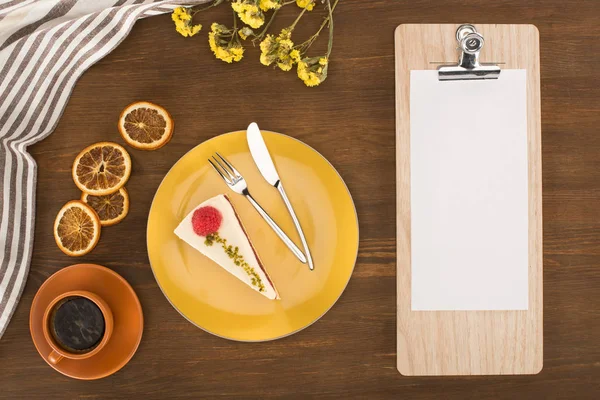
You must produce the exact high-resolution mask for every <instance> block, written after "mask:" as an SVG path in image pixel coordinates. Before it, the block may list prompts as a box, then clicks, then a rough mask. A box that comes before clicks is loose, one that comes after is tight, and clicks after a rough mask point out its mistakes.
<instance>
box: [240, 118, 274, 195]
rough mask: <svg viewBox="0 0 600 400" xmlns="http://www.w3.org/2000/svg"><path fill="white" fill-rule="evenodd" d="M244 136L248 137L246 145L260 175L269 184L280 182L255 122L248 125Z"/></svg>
mask: <svg viewBox="0 0 600 400" xmlns="http://www.w3.org/2000/svg"><path fill="white" fill-rule="evenodd" d="M246 137H247V139H248V147H250V154H252V158H253V159H254V162H255V163H256V166H257V167H258V170H259V171H260V173H261V175H262V176H263V177H264V178H265V179H266V181H267V182H269V184H271V186H275V187H277V184H278V183H279V182H280V179H279V174H278V173H277V170H276V169H275V164H273V159H272V158H271V154H270V153H269V149H267V145H266V144H265V140H264V139H263V137H262V134H261V133H260V129H258V125H257V124H256V122H253V123H251V124H250V125H248V130H247V131H246Z"/></svg>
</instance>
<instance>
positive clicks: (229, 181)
mask: <svg viewBox="0 0 600 400" xmlns="http://www.w3.org/2000/svg"><path fill="white" fill-rule="evenodd" d="M208 162H209V163H210V165H212V167H213V168H214V169H215V171H217V173H218V174H219V175H221V178H223V180H224V181H225V183H226V184H228V185H231V184H232V182H231V180H230V179H229V177H226V176H225V175H224V174H223V173H222V172H221V170H220V169H219V168H217V166H216V165H215V163H213V162H212V160H211V159H210V158H209V159H208Z"/></svg>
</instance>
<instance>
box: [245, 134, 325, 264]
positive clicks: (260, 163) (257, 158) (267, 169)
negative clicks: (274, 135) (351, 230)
mask: <svg viewBox="0 0 600 400" xmlns="http://www.w3.org/2000/svg"><path fill="white" fill-rule="evenodd" d="M246 139H247V141H248V147H249V148H250V154H252V158H253V159H254V163H255V164H256V166H257V167H258V170H259V171H260V173H261V175H262V176H263V177H264V178H265V180H266V181H267V182H269V184H271V185H272V186H274V187H275V188H276V189H277V190H278V191H279V194H280V195H281V198H282V199H283V202H284V203H285V206H286V208H287V209H288V212H289V213H290V216H291V217H292V220H293V221H294V225H295V227H296V231H297V232H298V235H299V236H300V240H301V241H302V245H303V246H304V253H305V254H306V260H307V261H308V267H309V268H310V270H311V271H312V270H314V268H315V267H314V264H313V260H312V256H311V254H310V250H309V248H308V243H307V241H306V237H305V236H304V232H303V231H302V226H301V225H300V221H299V220H298V217H297V216H296V213H295V211H294V207H292V203H291V202H290V200H289V198H288V196H287V194H286V192H285V189H284V188H283V183H282V182H281V179H280V178H279V174H278V173H277V169H276V168H275V164H274V163H273V159H272V158H271V154H270V153H269V149H268V148H267V145H266V144H265V140H264V138H263V137H262V134H261V132H260V129H259V128H258V125H257V124H256V123H255V122H252V123H251V124H250V125H248V129H247V130H246Z"/></svg>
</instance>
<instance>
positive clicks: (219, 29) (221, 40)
mask: <svg viewBox="0 0 600 400" xmlns="http://www.w3.org/2000/svg"><path fill="white" fill-rule="evenodd" d="M208 45H209V46H210V49H211V50H212V52H213V53H214V54H215V57H217V58H218V59H219V60H222V61H225V62H226V63H229V64H231V63H232V62H234V61H235V62H238V61H240V60H241V59H242V58H243V57H244V48H243V47H242V45H241V44H240V43H239V40H238V39H237V29H236V28H235V27H234V29H229V28H227V27H226V26H225V25H221V24H218V23H216V22H214V23H213V24H212V25H211V27H210V33H209V34H208Z"/></svg>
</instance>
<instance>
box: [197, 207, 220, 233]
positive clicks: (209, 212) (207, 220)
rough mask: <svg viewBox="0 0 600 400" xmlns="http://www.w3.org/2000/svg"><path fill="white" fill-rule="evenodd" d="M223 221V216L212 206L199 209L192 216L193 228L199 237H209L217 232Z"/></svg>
mask: <svg viewBox="0 0 600 400" xmlns="http://www.w3.org/2000/svg"><path fill="white" fill-rule="evenodd" d="M221 221H223V215H222V214H221V212H220V211H219V210H217V209H216V208H214V207H212V206H206V207H198V208H197V209H196V210H194V214H193V215H192V226H193V227H194V232H196V234H197V235H199V236H208V235H210V234H211V233H215V232H217V231H218V230H219V228H220V227H221Z"/></svg>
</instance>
